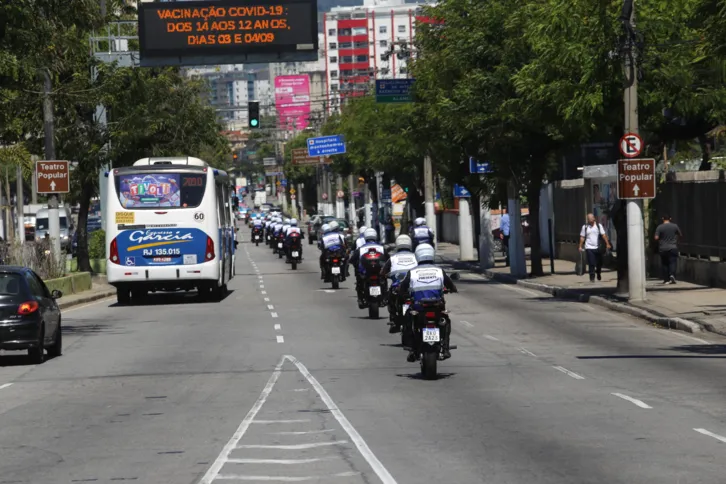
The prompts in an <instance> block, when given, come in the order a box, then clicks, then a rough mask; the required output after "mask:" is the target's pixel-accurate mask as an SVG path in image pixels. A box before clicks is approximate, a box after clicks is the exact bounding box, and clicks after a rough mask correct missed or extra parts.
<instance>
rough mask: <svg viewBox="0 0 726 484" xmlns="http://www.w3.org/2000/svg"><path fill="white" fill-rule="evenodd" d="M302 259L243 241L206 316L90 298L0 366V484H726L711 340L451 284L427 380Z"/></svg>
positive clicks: (204, 307)
mask: <svg viewBox="0 0 726 484" xmlns="http://www.w3.org/2000/svg"><path fill="white" fill-rule="evenodd" d="M240 233H242V234H244V235H245V236H246V235H247V233H248V232H247V229H242V231H241V232H240ZM245 238H246V237H245ZM305 251H306V254H305V255H306V256H307V260H306V261H305V262H304V263H303V264H302V265H301V266H300V267H299V269H298V270H297V271H292V270H291V269H290V267H289V266H288V265H286V264H285V263H284V262H283V261H282V260H279V259H277V258H273V256H272V254H271V253H270V252H269V251H268V250H267V249H265V248H263V247H255V246H254V245H252V244H249V243H243V244H240V250H239V251H238V258H237V267H236V271H237V276H236V277H235V279H234V280H233V281H232V283H231V284H230V289H231V292H230V294H229V296H228V297H227V298H226V299H225V300H224V301H222V302H220V303H202V302H198V301H197V299H196V298H195V297H194V296H193V295H192V294H189V295H187V296H183V295H158V296H156V297H153V298H152V299H150V301H149V303H148V304H147V305H141V306H131V307H117V306H116V305H115V304H114V302H115V301H112V300H106V301H101V302H99V303H96V304H92V305H89V306H85V307H80V308H77V309H74V310H68V311H65V312H64V314H63V323H64V326H65V333H64V342H65V344H66V348H65V354H64V355H63V356H62V357H60V358H57V359H54V360H49V361H47V362H45V363H44V364H43V365H40V366H32V365H29V364H28V362H27V361H26V358H25V356H23V355H22V354H20V353H4V354H3V355H1V356H0V365H1V366H0V484H8V483H32V484H46V483H53V484H65V483H123V482H136V483H143V484H154V483H173V484H183V483H190V484H197V483H205V484H206V483H212V482H321V483H329V482H330V483H341V484H347V483H385V484H393V483H402V484H403V483H434V482H445V483H497V484H500V483H501V484H504V483H506V484H518V483H527V484H530V483H552V484H565V483H572V484H585V483H608V484H614V483H656V482H657V483H674V484H675V483H678V484H687V483H720V484H722V483H724V482H726V472H725V471H724V469H726V467H725V464H724V462H725V461H726V458H725V455H724V454H726V446H724V443H726V411H725V405H724V402H726V390H725V389H724V385H723V381H724V376H723V375H724V368H723V365H724V363H725V362H724V358H726V346H725V345H724V340H722V339H720V338H715V337H708V339H696V338H693V337H691V336H689V335H686V334H684V333H679V332H673V331H668V330H662V329H657V328H654V327H651V326H648V325H646V324H645V323H643V322H639V321H636V320H631V319H628V318H625V317H623V316H621V315H616V314H611V313H608V312H607V311H603V310H601V309H599V308H595V307H592V306H589V305H586V304H580V303H573V302H562V301H559V300H555V299H552V298H549V297H544V296H542V295H541V294H539V293H535V292H530V291H528V290H523V289H521V288H518V287H512V286H507V285H501V284H497V283H493V282H490V281H487V280H485V279H483V278H480V277H478V276H475V275H463V276H462V280H460V281H458V286H459V289H460V293H459V294H452V295H450V296H448V305H449V308H450V310H451V312H452V313H451V316H452V321H453V324H454V333H453V336H452V340H453V341H452V342H453V343H455V344H458V350H456V351H454V352H453V353H454V355H453V358H452V359H450V360H448V361H446V362H442V363H440V364H439V371H440V373H441V375H440V378H439V379H438V380H436V381H425V380H422V379H421V378H420V375H419V366H418V364H410V363H406V361H405V357H406V353H405V352H404V351H403V350H402V349H401V348H400V347H399V346H398V343H399V336H398V335H390V334H388V330H387V326H386V324H385V322H386V320H385V319H381V320H379V321H370V320H368V319H367V317H366V316H367V314H366V313H364V311H361V310H358V309H357V305H356V303H355V297H354V294H353V291H352V290H351V285H352V284H351V283H348V282H347V283H345V284H343V286H342V288H341V289H340V290H338V291H332V290H331V289H330V287H329V285H326V284H323V283H322V282H321V281H320V278H319V273H318V271H317V251H316V250H314V249H312V248H311V247H310V246H308V245H307V244H305ZM382 314H383V316H384V318H385V317H386V313H385V311H382Z"/></svg>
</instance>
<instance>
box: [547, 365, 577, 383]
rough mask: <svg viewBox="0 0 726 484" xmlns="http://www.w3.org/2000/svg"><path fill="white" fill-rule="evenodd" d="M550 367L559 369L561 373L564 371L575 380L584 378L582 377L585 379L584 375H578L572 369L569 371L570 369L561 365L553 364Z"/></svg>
mask: <svg viewBox="0 0 726 484" xmlns="http://www.w3.org/2000/svg"><path fill="white" fill-rule="evenodd" d="M552 368H554V369H555V370H557V371H561V372H562V373H564V374H565V375H568V376H571V377H572V378H574V379H575V380H584V379H585V377H584V376H582V375H578V374H577V373H575V372H574V371H570V370H568V369H567V368H564V367H562V366H553V367H552Z"/></svg>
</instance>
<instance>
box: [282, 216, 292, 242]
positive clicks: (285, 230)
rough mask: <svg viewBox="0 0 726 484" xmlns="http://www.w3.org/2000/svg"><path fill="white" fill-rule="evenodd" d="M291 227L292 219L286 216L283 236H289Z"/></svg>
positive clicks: (283, 224)
mask: <svg viewBox="0 0 726 484" xmlns="http://www.w3.org/2000/svg"><path fill="white" fill-rule="evenodd" d="M289 228H290V219H289V218H286V219H285V221H284V222H283V223H282V236H283V238H284V237H287V229H289Z"/></svg>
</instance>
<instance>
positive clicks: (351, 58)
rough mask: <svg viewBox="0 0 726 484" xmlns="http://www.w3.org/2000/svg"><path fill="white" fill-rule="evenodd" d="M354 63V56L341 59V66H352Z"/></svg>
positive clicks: (345, 56)
mask: <svg viewBox="0 0 726 484" xmlns="http://www.w3.org/2000/svg"><path fill="white" fill-rule="evenodd" d="M352 62H353V56H352V55H344V56H342V57H341V58H340V63H341V64H350V63H352Z"/></svg>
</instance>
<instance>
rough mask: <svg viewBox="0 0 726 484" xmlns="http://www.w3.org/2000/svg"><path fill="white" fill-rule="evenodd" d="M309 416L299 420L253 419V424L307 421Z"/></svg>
mask: <svg viewBox="0 0 726 484" xmlns="http://www.w3.org/2000/svg"><path fill="white" fill-rule="evenodd" d="M307 422H310V419H309V418H301V419H297V420H253V421H252V423H253V424H260V425H269V424H288V423H307Z"/></svg>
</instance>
